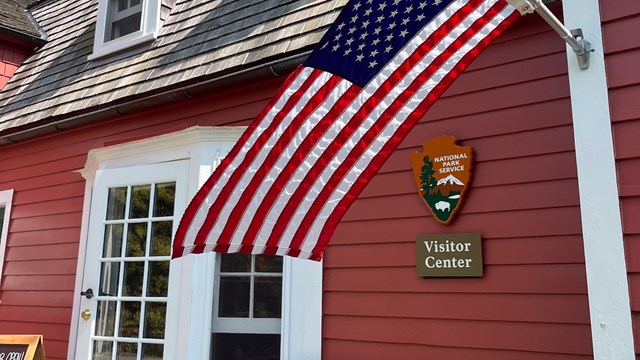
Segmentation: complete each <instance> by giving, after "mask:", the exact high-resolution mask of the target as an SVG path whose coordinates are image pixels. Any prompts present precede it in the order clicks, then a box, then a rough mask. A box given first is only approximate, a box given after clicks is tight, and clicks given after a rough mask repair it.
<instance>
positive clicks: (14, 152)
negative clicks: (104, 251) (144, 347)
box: [0, 78, 283, 359]
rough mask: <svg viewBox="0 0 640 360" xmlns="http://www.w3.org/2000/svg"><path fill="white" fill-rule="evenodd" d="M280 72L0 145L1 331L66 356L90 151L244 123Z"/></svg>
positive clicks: (56, 355)
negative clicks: (36, 337) (7, 202)
mask: <svg viewBox="0 0 640 360" xmlns="http://www.w3.org/2000/svg"><path fill="white" fill-rule="evenodd" d="M282 80H283V79H282V78H274V79H268V80H265V81H256V83H255V84H252V85H248V86H245V87H242V86H240V87H236V88H235V89H232V90H227V91H221V92H219V93H216V94H212V95H211V96H209V97H205V98H199V99H195V100H191V101H186V102H185V101H183V102H177V103H175V104H171V105H168V106H165V107H163V108H158V109H154V110H150V111H146V112H143V113H139V114H135V115H131V116H126V117H121V118H116V119H112V120H108V121H105V122H104V123H100V124H92V125H88V126H84V127H82V128H77V129H73V130H68V131H65V132H60V133H58V134H53V135H48V136H45V137H42V138H38V139H34V140H30V141H25V142H21V143H16V144H12V145H5V146H2V147H0V168H1V169H2V172H0V189H14V190H15V193H14V199H13V208H12V211H11V221H10V224H9V239H8V245H7V251H6V254H5V266H4V270H3V274H2V284H1V289H0V300H1V301H2V302H1V303H0V332H2V333H35V334H43V335H44V338H45V349H46V353H47V359H67V346H68V337H69V331H70V322H71V315H72V314H71V307H72V304H73V299H74V297H75V296H79V295H77V294H74V286H75V281H76V266H77V257H78V245H79V239H80V226H81V219H82V207H83V204H84V188H85V182H84V179H83V178H82V177H81V175H80V174H79V173H78V172H77V170H78V169H81V168H82V167H83V166H84V164H85V161H86V156H87V153H88V151H89V150H91V149H94V148H101V147H103V146H107V145H114V144H120V143H124V142H128V141H131V140H134V139H142V138H145V137H149V136H155V135H160V134H164V133H169V132H174V131H179V130H182V129H185V128H188V127H191V126H194V125H230V124H235V125H238V124H240V125H246V124H247V123H248V121H250V120H251V118H252V117H253V116H255V115H256V114H257V113H258V112H259V110H260V109H261V108H262V107H263V106H264V105H265V104H266V102H267V101H268V99H269V98H270V97H271V95H272V94H273V93H274V92H275V91H276V89H277V87H278V86H279V84H280V83H281V81H282Z"/></svg>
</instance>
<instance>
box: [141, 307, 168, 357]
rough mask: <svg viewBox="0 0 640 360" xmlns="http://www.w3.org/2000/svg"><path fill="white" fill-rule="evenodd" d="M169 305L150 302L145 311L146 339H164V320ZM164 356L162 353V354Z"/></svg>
mask: <svg viewBox="0 0 640 360" xmlns="http://www.w3.org/2000/svg"><path fill="white" fill-rule="evenodd" d="M166 312H167V304H165V303H155V302H148V303H146V304H145V311H144V332H143V334H144V337H145V338H147V339H164V320H165V315H166ZM161 354H162V353H161Z"/></svg>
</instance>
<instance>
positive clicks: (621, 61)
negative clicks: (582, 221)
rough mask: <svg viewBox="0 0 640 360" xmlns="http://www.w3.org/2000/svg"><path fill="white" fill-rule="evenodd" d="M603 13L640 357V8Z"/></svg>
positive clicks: (619, 4)
mask: <svg viewBox="0 0 640 360" xmlns="http://www.w3.org/2000/svg"><path fill="white" fill-rule="evenodd" d="M600 9H601V16H602V27H603V41H604V48H605V65H606V69H607V83H608V86H609V101H610V109H611V120H612V126H613V140H614V148H615V156H616V168H617V173H618V185H619V190H620V201H621V211H622V229H623V234H624V241H625V252H626V260H627V271H628V273H629V291H630V296H631V311H632V322H633V328H634V340H635V351H636V357H637V358H640V330H639V329H640V257H638V254H640V224H639V222H638V219H640V141H638V138H639V137H640V101H638V99H640V72H638V71H637V70H636V68H637V65H638V64H639V63H640V39H638V37H637V36H628V35H627V34H629V31H636V30H637V29H638V27H640V3H639V2H638V1H614V2H611V1H601V4H600ZM634 29H635V30H634Z"/></svg>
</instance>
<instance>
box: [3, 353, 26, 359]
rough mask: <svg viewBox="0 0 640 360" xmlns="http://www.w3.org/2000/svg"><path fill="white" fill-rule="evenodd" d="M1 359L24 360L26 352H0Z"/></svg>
mask: <svg viewBox="0 0 640 360" xmlns="http://www.w3.org/2000/svg"><path fill="white" fill-rule="evenodd" d="M0 360H24V352H15V351H14V352H10V353H0Z"/></svg>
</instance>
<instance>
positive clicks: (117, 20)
mask: <svg viewBox="0 0 640 360" xmlns="http://www.w3.org/2000/svg"><path fill="white" fill-rule="evenodd" d="M108 12H109V14H108V15H107V31H105V39H104V41H111V40H115V39H117V38H120V37H123V36H125V35H129V34H131V33H133V32H136V31H139V30H140V23H141V21H142V2H141V0H110V1H109V9H108Z"/></svg>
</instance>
